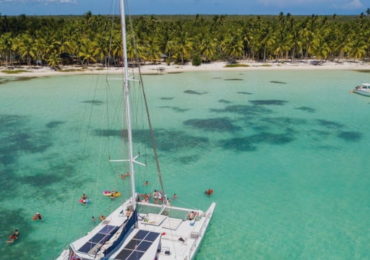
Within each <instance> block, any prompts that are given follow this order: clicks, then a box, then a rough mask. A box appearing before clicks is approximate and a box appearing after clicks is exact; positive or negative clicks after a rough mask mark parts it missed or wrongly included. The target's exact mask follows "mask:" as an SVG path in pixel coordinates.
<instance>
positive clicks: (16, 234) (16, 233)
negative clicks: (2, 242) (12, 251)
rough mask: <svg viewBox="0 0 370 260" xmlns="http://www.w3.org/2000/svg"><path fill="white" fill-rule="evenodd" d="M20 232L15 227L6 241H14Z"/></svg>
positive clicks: (9, 242)
mask: <svg viewBox="0 0 370 260" xmlns="http://www.w3.org/2000/svg"><path fill="white" fill-rule="evenodd" d="M20 234H21V233H20V232H19V230H18V229H15V230H14V231H13V233H12V234H11V235H10V236H9V239H8V240H7V241H6V242H7V243H8V244H11V243H14V242H15V241H16V240H17V239H18V238H19V236H20Z"/></svg>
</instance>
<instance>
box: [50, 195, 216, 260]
mask: <svg viewBox="0 0 370 260" xmlns="http://www.w3.org/2000/svg"><path fill="white" fill-rule="evenodd" d="M130 204H131V200H127V201H126V202H125V203H123V205H122V206H120V207H119V208H117V209H116V210H115V211H114V212H112V213H111V214H110V215H109V216H108V217H107V218H106V219H105V220H104V221H103V222H101V223H100V224H99V225H98V226H96V227H95V228H94V229H93V230H92V231H91V232H89V233H88V234H87V235H86V236H84V237H82V238H80V239H78V240H76V241H75V242H73V243H72V244H71V245H70V248H69V249H67V250H64V251H63V252H62V253H61V255H60V256H59V257H58V258H57V260H72V259H79V258H80V259H81V260H82V259H88V260H92V259H112V260H113V259H126V258H123V257H121V256H120V255H122V252H123V251H125V250H126V249H127V245H128V244H129V243H130V242H131V240H132V239H133V238H134V236H135V234H137V233H138V232H151V233H157V234H160V236H159V237H158V239H157V240H155V241H153V245H152V246H151V247H150V248H149V249H148V253H147V254H143V255H142V256H141V257H139V258H138V259H141V260H152V257H153V252H152V253H150V252H149V250H151V251H154V255H156V256H157V259H158V260H190V259H193V258H194V256H195V255H196V252H197V250H198V248H199V246H200V244H201V242H202V239H203V237H204V235H205V232H206V230H207V227H208V225H209V223H210V220H211V218H212V216H213V212H214V210H215V207H216V203H212V204H211V206H210V207H209V208H208V210H207V211H206V212H202V211H195V210H194V209H186V208H179V207H170V206H164V205H159V204H152V203H139V204H138V205H139V207H142V208H147V209H148V208H151V209H152V211H153V209H154V210H155V209H157V211H159V212H158V214H153V213H140V211H139V212H138V221H137V225H136V226H135V227H134V228H133V229H132V230H131V231H130V232H129V233H128V235H127V236H126V238H125V241H124V242H123V243H122V244H120V245H119V246H116V248H115V249H114V250H112V253H110V255H109V256H108V258H107V256H104V255H102V254H99V251H104V250H105V249H108V248H109V247H111V246H112V245H113V244H114V241H115V240H117V239H118V237H119V234H118V235H113V236H112V238H111V239H110V240H108V241H106V242H105V244H102V245H98V246H99V250H90V252H87V253H83V252H80V251H79V250H81V248H83V247H84V246H85V245H86V244H88V243H89V241H91V239H92V238H93V237H94V236H96V234H97V233H99V230H102V229H104V228H105V227H106V226H120V225H122V223H123V222H124V220H125V219H126V217H125V216H124V210H125V208H126V207H127V206H130ZM175 211H176V212H177V213H183V218H179V217H171V216H170V215H171V212H175ZM192 211H195V212H197V213H198V216H197V217H196V218H195V219H194V220H188V219H186V216H187V214H188V213H189V212H192ZM117 233H118V232H117ZM158 245H160V247H159V246H158ZM73 257H74V258H73Z"/></svg>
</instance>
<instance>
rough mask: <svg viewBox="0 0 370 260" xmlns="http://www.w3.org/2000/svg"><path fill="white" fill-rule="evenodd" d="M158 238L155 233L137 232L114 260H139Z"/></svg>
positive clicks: (157, 234)
mask: <svg viewBox="0 0 370 260" xmlns="http://www.w3.org/2000/svg"><path fill="white" fill-rule="evenodd" d="M158 236H159V233H157V232H149V231H145V230H139V231H138V232H137V233H136V235H135V236H134V237H133V238H132V239H131V240H130V242H128V243H127V244H126V246H125V248H124V249H122V250H121V252H119V254H118V255H117V256H116V257H115V259H116V260H139V259H140V258H141V257H142V256H143V255H144V254H145V252H146V251H147V250H148V249H149V247H150V246H151V245H152V244H153V241H155V240H156V239H157V238H158Z"/></svg>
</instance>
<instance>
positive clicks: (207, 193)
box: [204, 189, 214, 196]
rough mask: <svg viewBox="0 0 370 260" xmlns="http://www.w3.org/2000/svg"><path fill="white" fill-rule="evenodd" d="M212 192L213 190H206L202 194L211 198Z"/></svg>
mask: <svg viewBox="0 0 370 260" xmlns="http://www.w3.org/2000/svg"><path fill="white" fill-rule="evenodd" d="M213 192H214V190H213V189H208V190H205V191H204V194H206V195H207V196H211V195H212V194H213Z"/></svg>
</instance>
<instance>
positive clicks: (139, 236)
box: [134, 230, 149, 239]
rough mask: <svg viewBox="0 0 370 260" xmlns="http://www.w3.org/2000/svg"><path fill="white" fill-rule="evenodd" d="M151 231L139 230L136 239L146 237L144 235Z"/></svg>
mask: <svg viewBox="0 0 370 260" xmlns="http://www.w3.org/2000/svg"><path fill="white" fill-rule="evenodd" d="M148 233H149V231H145V230H139V232H137V233H136V235H135V237H134V238H135V239H144V237H145V236H146V235H147V234H148Z"/></svg>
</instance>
